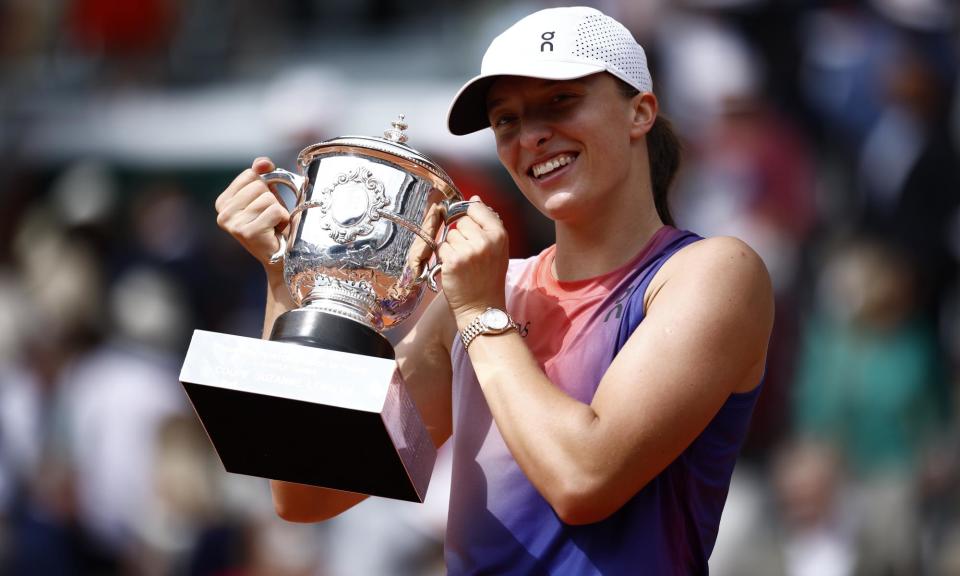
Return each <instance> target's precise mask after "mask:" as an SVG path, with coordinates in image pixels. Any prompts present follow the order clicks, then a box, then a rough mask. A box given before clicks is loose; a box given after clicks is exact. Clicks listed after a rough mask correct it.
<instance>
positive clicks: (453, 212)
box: [418, 200, 479, 292]
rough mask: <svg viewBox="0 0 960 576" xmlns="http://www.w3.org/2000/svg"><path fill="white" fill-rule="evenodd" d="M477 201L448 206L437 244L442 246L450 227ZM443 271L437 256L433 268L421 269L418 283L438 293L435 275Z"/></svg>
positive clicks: (461, 201) (460, 202)
mask: <svg viewBox="0 0 960 576" xmlns="http://www.w3.org/2000/svg"><path fill="white" fill-rule="evenodd" d="M478 202H479V200H460V201H458V202H453V203H452V204H450V206H448V207H447V217H446V218H445V219H444V221H443V222H444V226H443V234H442V235H441V236H440V242H438V243H437V244H438V245H440V244H443V243H444V242H445V241H446V239H447V232H449V231H450V225H451V224H453V223H454V222H456V221H457V220H459V219H461V218H463V217H464V216H466V215H467V209H468V208H470V205H471V204H476V203H478ZM442 269H443V262H441V261H440V255H439V254H437V263H436V264H434V265H433V266H427V267H426V268H424V269H423V274H422V275H421V276H420V278H418V280H419V281H421V282H422V281H426V282H427V286H429V287H430V289H431V290H433V291H434V292H439V291H440V286H438V285H437V278H436V276H437V273H438V272H440V271H441V270H442Z"/></svg>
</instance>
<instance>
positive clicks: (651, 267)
mask: <svg viewBox="0 0 960 576" xmlns="http://www.w3.org/2000/svg"><path fill="white" fill-rule="evenodd" d="M698 240H703V237H702V236H698V235H697V234H694V233H693V232H688V231H683V233H682V234H680V235H679V236H677V237H676V238H675V239H674V240H673V241H671V242H670V243H669V244H667V245H666V246H664V247H663V248H662V249H661V250H660V251H659V252H658V253H657V254H655V255H653V257H652V258H650V259H649V260H647V261H646V263H645V264H644V265H643V266H642V267H641V268H640V269H639V270H638V271H637V275H636V277H635V279H634V281H633V282H632V283H631V284H630V285H629V287H628V288H627V290H626V294H625V300H626V305H625V306H624V311H623V315H622V316H621V317H620V331H619V332H618V333H617V345H616V348H615V349H614V351H613V354H614V356H616V354H617V353H618V352H620V349H621V348H623V345H624V344H626V343H627V339H628V338H630V335H631V334H633V331H634V330H636V329H637V326H639V325H640V322H642V321H643V317H644V315H645V314H646V311H645V310H644V309H643V297H644V295H645V294H646V293H647V287H649V286H650V281H651V280H653V277H654V276H656V274H657V272H659V271H660V268H661V267H662V266H663V264H664V263H665V262H666V261H667V260H669V259H670V257H671V256H673V255H674V254H676V253H677V252H678V251H679V250H680V249H681V248H683V247H685V246H687V245H689V244H693V243H694V242H696V241H698ZM623 299H624V298H623V297H621V300H623Z"/></svg>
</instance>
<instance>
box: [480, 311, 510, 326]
mask: <svg viewBox="0 0 960 576" xmlns="http://www.w3.org/2000/svg"><path fill="white" fill-rule="evenodd" d="M482 322H483V324H484V326H486V327H487V328H490V329H492V330H503V329H505V328H506V327H507V326H509V325H510V318H509V317H507V313H506V312H504V311H503V310H497V309H496V308H491V309H489V310H487V311H486V312H484V313H483V319H482Z"/></svg>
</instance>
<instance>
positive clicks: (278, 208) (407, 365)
mask: <svg viewBox="0 0 960 576" xmlns="http://www.w3.org/2000/svg"><path fill="white" fill-rule="evenodd" d="M273 169H274V165H273V162H271V161H270V160H269V159H267V158H258V159H257V160H255V161H254V163H253V166H252V168H251V169H249V170H245V171H244V172H243V173H241V174H240V175H239V176H237V178H236V179H235V180H234V181H233V182H232V183H231V184H230V186H228V187H227V189H226V190H224V192H223V193H222V194H221V195H220V197H218V198H217V202H216V208H217V212H218V216H217V223H218V224H219V225H220V227H221V228H223V229H224V230H225V231H227V232H228V233H230V234H231V235H232V236H233V237H234V238H236V239H237V241H238V242H240V243H241V244H242V245H243V246H244V247H245V248H246V249H247V251H249V252H250V253H251V254H252V255H253V256H254V257H255V258H257V260H258V261H260V263H261V264H262V265H263V267H264V271H265V272H266V276H267V299H266V306H265V310H264V322H263V338H269V336H270V332H271V330H272V328H273V323H274V321H276V319H277V317H278V316H280V314H282V313H284V312H286V311H287V310H290V309H292V308H293V307H294V303H293V301H292V300H291V298H290V294H289V291H288V290H287V286H286V283H285V281H284V279H283V269H282V266H281V265H279V264H271V263H270V261H269V258H270V255H271V254H273V253H274V252H275V251H276V250H277V248H278V247H279V245H278V242H277V239H276V232H275V231H276V229H277V228H278V227H282V226H283V225H286V223H287V222H288V221H289V213H288V212H287V210H286V209H285V208H284V207H283V205H282V204H280V202H279V201H278V200H277V199H276V197H274V195H273V194H272V193H271V192H270V191H269V189H268V188H267V186H266V185H265V184H264V183H263V182H262V181H261V180H260V177H259V175H260V174H264V173H266V172H269V171H271V170H273ZM454 331H455V327H454V324H453V318H452V316H451V315H450V311H449V307H448V306H447V304H446V302H445V301H444V300H443V298H442V297H440V298H436V299H435V300H434V302H433V303H431V306H430V308H429V309H428V310H427V311H426V312H425V313H424V315H423V317H422V318H421V319H420V321H419V322H418V324H417V326H416V327H415V328H414V329H413V330H412V331H411V332H410V333H409V334H407V336H406V337H405V338H404V340H403V341H402V342H401V343H399V344H398V345H397V347H396V352H397V361H398V364H399V366H400V370H401V373H402V374H403V376H404V381H405V384H406V386H407V389H408V391H409V393H410V395H411V397H412V398H413V400H414V402H415V403H416V404H417V407H418V409H419V410H420V413H421V415H422V416H423V418H424V420H425V422H426V425H427V428H428V430H429V431H430V434H431V437H432V439H433V441H434V443H435V444H436V445H437V446H439V445H440V444H442V443H443V442H444V441H445V440H446V439H447V437H448V436H449V435H450V428H451V424H450V422H451V415H450V356H449V342H450V341H451V340H452V338H453V334H454ZM318 441H322V439H318ZM270 487H271V492H272V494H273V502H274V507H275V508H276V511H277V514H278V515H279V516H280V517H282V518H284V519H286V520H289V521H292V522H317V521H321V520H325V519H328V518H331V517H333V516H336V515H337V514H340V513H341V512H343V511H345V510H347V509H349V508H351V507H353V506H354V505H356V504H358V503H359V502H361V501H363V500H364V499H366V495H363V494H355V493H352V492H343V491H339V490H332V489H325V488H319V487H316V486H308V485H304V484H294V483H291V482H282V481H279V480H271V481H270Z"/></svg>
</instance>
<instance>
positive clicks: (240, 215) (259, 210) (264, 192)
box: [215, 156, 290, 276]
mask: <svg viewBox="0 0 960 576" xmlns="http://www.w3.org/2000/svg"><path fill="white" fill-rule="evenodd" d="M275 169H276V166H275V165H274V163H273V161H272V160H270V159H269V158H267V157H264V156H261V157H259V158H257V159H256V160H254V161H253V164H252V165H251V167H250V168H248V169H246V170H244V171H243V172H241V173H240V175H239V176H237V177H236V178H235V179H234V180H233V182H231V183H230V185H229V186H227V188H226V190H224V191H223V193H222V194H220V196H218V197H217V201H216V204H215V206H216V209H217V225H218V226H220V228H222V229H224V230H225V231H227V233H229V234H230V235H231V236H233V237H234V238H236V239H237V241H238V242H240V244H241V245H242V246H243V247H244V248H246V250H247V252H249V253H250V254H252V255H253V257H254V258H256V259H257V260H258V261H259V262H260V263H261V264H262V265H263V267H264V269H265V270H266V271H267V275H268V276H270V275H275V274H280V275H282V274H283V266H282V265H281V264H279V263H278V264H271V263H270V256H272V255H273V254H274V253H275V252H276V251H277V250H278V249H279V248H280V242H279V241H278V240H277V232H278V231H279V230H282V229H283V228H284V227H285V226H286V225H287V223H288V222H289V221H290V213H289V212H288V211H287V209H286V207H285V206H284V205H283V203H281V202H280V200H279V199H277V197H276V196H275V195H274V194H273V192H271V191H270V189H269V188H267V185H266V184H265V183H264V182H263V180H262V179H261V178H260V176H261V175H263V174H266V173H268V172H271V171H272V170H275Z"/></svg>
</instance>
